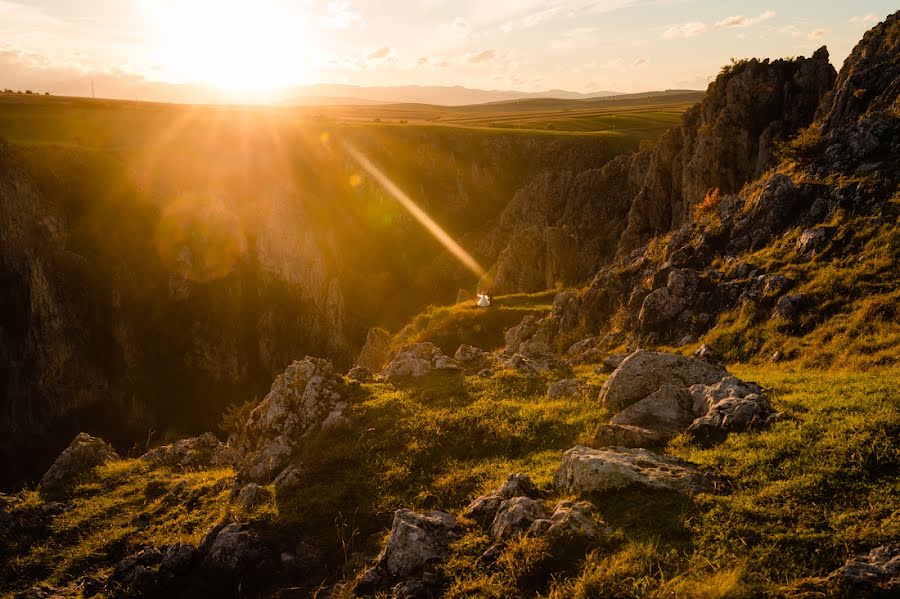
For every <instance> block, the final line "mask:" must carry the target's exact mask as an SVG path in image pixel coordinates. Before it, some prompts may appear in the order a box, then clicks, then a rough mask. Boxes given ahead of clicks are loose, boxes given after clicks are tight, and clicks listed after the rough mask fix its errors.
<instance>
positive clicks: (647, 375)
mask: <svg viewBox="0 0 900 599" xmlns="http://www.w3.org/2000/svg"><path fill="white" fill-rule="evenodd" d="M727 375H728V373H727V372H726V371H725V370H724V369H723V368H721V367H719V366H715V365H713V364H709V363H708V362H706V361H703V360H695V359H692V358H686V357H684V356H679V355H676V354H664V353H660V352H654V351H647V350H638V351H636V352H634V353H633V354H631V355H630V356H628V357H627V358H625V359H624V360H623V361H622V363H621V364H619V366H618V368H616V370H615V371H614V372H613V373H612V374H611V375H610V377H609V378H608V379H607V380H606V382H605V383H604V384H603V388H602V389H601V390H600V401H601V402H602V403H604V404H606V405H607V406H609V407H610V408H612V409H617V410H621V409H623V408H626V407H628V406H630V405H631V404H633V403H635V402H637V401H639V400H641V399H643V398H645V397H647V396H648V395H650V394H651V393H653V392H654V391H656V390H657V389H659V388H660V387H661V386H662V385H663V384H664V383H672V384H680V385H681V386H683V387H689V386H691V385H695V384H698V383H702V384H705V385H712V384H715V383H717V382H718V381H720V380H722V378H723V377H725V376H727Z"/></svg>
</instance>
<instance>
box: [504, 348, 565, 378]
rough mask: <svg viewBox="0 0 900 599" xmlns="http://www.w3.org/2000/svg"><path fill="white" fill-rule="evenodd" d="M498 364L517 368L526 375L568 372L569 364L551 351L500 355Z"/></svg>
mask: <svg viewBox="0 0 900 599" xmlns="http://www.w3.org/2000/svg"><path fill="white" fill-rule="evenodd" d="M500 365H501V366H502V367H503V368H510V369H512V370H518V371H519V373H521V374H524V375H526V376H536V375H538V374H540V373H542V372H558V373H569V372H570V371H571V369H570V368H569V365H568V364H566V363H565V362H563V361H562V360H560V359H559V358H557V357H556V355H554V354H552V353H545V354H528V355H525V354H518V353H517V354H513V355H511V356H502V357H501V358H500Z"/></svg>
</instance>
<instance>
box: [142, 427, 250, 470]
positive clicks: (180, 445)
mask: <svg viewBox="0 0 900 599" xmlns="http://www.w3.org/2000/svg"><path fill="white" fill-rule="evenodd" d="M141 459H143V460H147V461H148V462H158V463H160V464H165V465H166V466H180V467H184V468H212V467H214V468H223V467H225V466H229V465H231V464H232V463H233V461H234V450H232V449H231V448H230V447H228V446H227V445H225V444H223V443H222V442H220V441H219V439H218V438H216V436H215V435H214V434H212V433H203V434H202V435H200V436H199V437H192V438H190V439H181V440H180V441H176V442H175V443H172V444H171V445H163V446H162V447H157V448H156V449H151V450H150V451H148V452H147V453H145V454H144V455H142V456H141Z"/></svg>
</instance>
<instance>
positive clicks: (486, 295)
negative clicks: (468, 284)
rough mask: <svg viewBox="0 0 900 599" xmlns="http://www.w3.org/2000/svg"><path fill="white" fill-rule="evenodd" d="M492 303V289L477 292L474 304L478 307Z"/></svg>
mask: <svg viewBox="0 0 900 599" xmlns="http://www.w3.org/2000/svg"><path fill="white" fill-rule="evenodd" d="M493 303H494V293H493V292H492V291H487V292H485V291H479V292H478V302H477V303H476V305H477V306H478V307H479V308H488V307H490V305H491V304H493Z"/></svg>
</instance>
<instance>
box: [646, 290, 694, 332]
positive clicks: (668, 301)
mask: <svg viewBox="0 0 900 599" xmlns="http://www.w3.org/2000/svg"><path fill="white" fill-rule="evenodd" d="M685 306H686V303H685V300H684V298H682V297H678V296H676V295H673V294H672V293H671V292H670V291H669V289H668V287H661V288H659V289H656V290H655V291H651V292H650V293H649V294H648V295H647V297H645V298H644V303H643V304H641V312H640V315H639V316H638V321H639V323H640V330H641V331H642V332H651V331H654V330H655V329H656V327H658V326H659V325H660V324H662V323H665V322H669V321H670V320H673V319H674V318H675V317H676V316H678V315H679V314H681V312H682V311H683V310H684V308H685Z"/></svg>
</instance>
